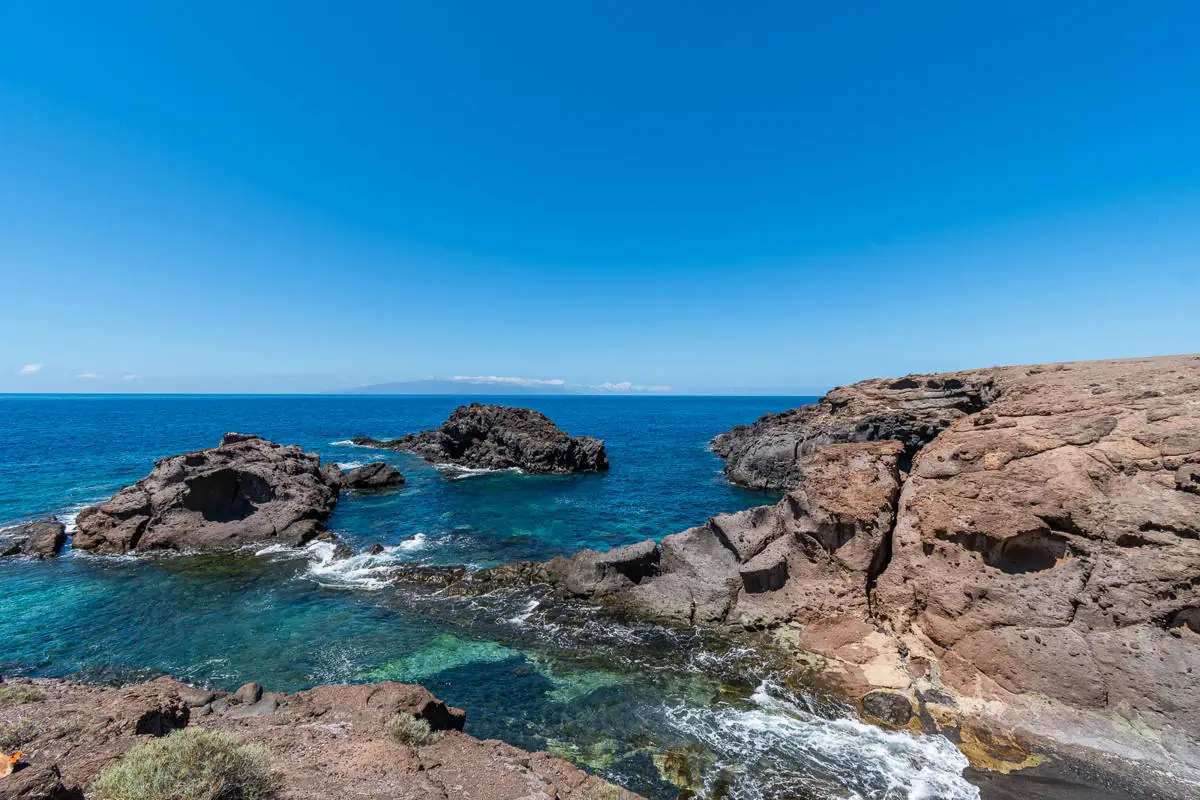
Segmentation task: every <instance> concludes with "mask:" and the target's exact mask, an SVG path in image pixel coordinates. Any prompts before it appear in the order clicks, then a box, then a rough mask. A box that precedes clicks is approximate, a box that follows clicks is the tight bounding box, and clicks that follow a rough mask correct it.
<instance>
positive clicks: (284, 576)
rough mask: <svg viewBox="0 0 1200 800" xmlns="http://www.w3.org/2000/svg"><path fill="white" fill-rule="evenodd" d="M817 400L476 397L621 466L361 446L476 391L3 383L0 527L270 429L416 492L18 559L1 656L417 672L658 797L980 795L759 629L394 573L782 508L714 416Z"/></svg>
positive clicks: (212, 676)
mask: <svg viewBox="0 0 1200 800" xmlns="http://www.w3.org/2000/svg"><path fill="white" fill-rule="evenodd" d="M814 400H815V398H800V397H791V398H784V397H752V398H688V397H572V396H562V397H559V396H554V397H549V396H547V397H520V398H512V397H508V398H490V399H489V398H476V397H472V398H470V401H481V402H489V401H491V402H502V403H507V404H513V405H525V406H530V407H533V408H536V409H538V410H540V411H542V412H544V413H546V414H547V415H548V416H550V417H551V418H552V419H553V420H554V421H555V422H557V423H558V425H559V426H560V427H561V428H563V429H564V430H565V431H567V432H568V433H571V434H574V435H592V436H597V437H600V438H603V439H605V441H606V444H607V450H608V454H609V459H610V462H611V465H612V467H611V470H610V471H609V472H608V473H607V474H600V475H580V476H570V477H545V476H529V475H520V474H514V473H509V472H497V473H479V472H456V471H450V470H446V469H442V468H439V467H438V466H437V465H431V464H427V463H425V462H423V461H422V460H421V459H420V458H418V457H415V456H412V455H410V454H405V453H394V452H389V451H378V450H370V449H365V448H359V447H355V446H353V445H351V444H349V439H350V438H351V437H354V436H358V435H367V436H374V437H377V438H388V437H393V436H399V435H402V434H404V433H407V432H410V431H416V430H421V429H425V428H430V427H435V426H437V425H438V424H440V423H441V421H442V420H444V419H445V418H446V417H447V416H448V415H449V413H450V411H452V410H453V409H454V407H455V406H457V405H458V404H460V403H461V402H467V400H466V399H465V398H454V397H431V396H422V397H415V396H414V397H381V396H356V397H342V396H312V397H277V396H270V397H265V396H264V397H236V396H93V397H85V396H23V395H9V396H0V527H4V526H8V525H12V524H15V523H17V522H21V521H25V520H29V519H35V518H39V517H44V516H48V515H54V516H57V517H59V518H60V519H62V520H64V521H65V522H67V523H68V526H70V523H71V521H72V520H73V519H74V515H75V514H76V513H78V511H79V509H81V508H83V507H85V506H86V505H88V504H90V503H94V502H96V501H99V500H102V499H105V498H107V497H109V496H111V495H112V494H113V492H115V491H116V490H117V489H119V488H120V487H122V486H124V485H127V484H129V483H132V482H134V481H136V480H137V479H139V478H141V477H142V476H144V475H145V474H146V473H147V472H149V470H150V469H151V467H152V466H153V464H154V461H155V460H156V459H158V458H162V457H165V456H169V455H173V454H176V453H180V452H184V451H188V450H194V449H199V448H204V447H212V446H215V445H216V444H217V442H218V441H219V440H220V438H221V436H222V434H224V433H226V432H228V431H239V432H243V433H257V434H260V435H262V436H264V437H266V438H269V439H272V440H274V441H277V442H280V443H286V444H298V445H300V446H302V447H303V448H304V449H306V450H310V451H315V452H317V453H319V454H320V456H321V458H322V460H323V461H332V462H335V463H338V464H340V465H341V466H343V467H350V466H354V465H357V464H362V463H367V462H369V461H373V460H385V461H388V462H389V463H391V464H393V465H394V466H396V467H397V468H399V469H400V471H401V472H403V473H404V474H405V476H406V477H407V479H408V482H407V484H406V486H405V487H404V488H403V489H402V490H401V491H398V492H394V493H390V494H383V495H373V496H372V495H353V494H349V495H346V494H344V495H343V497H342V499H341V501H340V502H339V504H338V506H337V509H336V511H335V512H334V514H333V516H332V517H331V519H330V520H329V527H330V528H331V529H332V530H334V531H335V532H337V533H338V534H339V535H340V536H341V537H342V538H344V539H345V540H346V541H347V542H349V543H350V544H351V545H352V546H354V547H355V548H358V549H362V548H365V547H367V546H369V545H372V544H375V543H379V544H381V545H383V546H384V550H383V552H382V553H380V554H378V555H374V556H367V555H360V556H357V557H355V558H352V559H349V560H343V561H335V560H333V559H332V548H331V547H330V546H328V545H325V544H314V545H311V546H309V547H306V548H300V549H290V548H285V547H266V548H263V549H261V550H258V551H254V550H248V551H243V552H238V553H235V554H229V555H219V556H212V555H208V556H202V555H173V556H155V557H150V558H146V559H136V558H132V557H100V556H93V555H88V554H84V553H77V552H73V551H67V552H66V553H65V554H64V555H63V556H61V557H60V558H58V559H57V560H48V561H44V562H38V561H35V560H32V559H8V560H5V561H3V562H0V674H5V675H32V676H49V677H66V676H73V677H76V678H78V679H81V680H87V681H96V682H111V683H122V682H129V681H135V680H142V679H146V678H150V677H153V676H156V675H160V674H170V675H173V676H175V677H177V678H179V679H181V680H185V681H189V682H192V683H196V684H201V685H206V686H210V687H214V688H225V689H233V688H236V687H237V686H239V685H240V684H242V683H244V682H246V681H250V680H254V681H258V682H259V683H261V684H263V685H264V686H265V687H266V688H267V689H268V690H273V691H295V690H298V689H301V688H305V687H308V686H311V685H313V684H317V683H330V682H363V681H377V680H397V681H407V682H416V683H421V684H423V685H425V686H427V687H428V688H429V689H431V690H432V691H433V692H434V693H435V694H436V695H438V696H439V697H440V698H442V699H443V700H445V701H446V702H448V703H450V704H452V705H457V706H459V707H462V708H464V709H465V710H466V711H467V727H466V730H467V732H468V733H471V734H473V735H475V736H478V737H481V738H498V739H502V740H504V741H507V742H510V743H511V744H514V745H516V746H518V747H522V748H526V749H529V750H547V751H549V752H550V753H552V754H554V755H558V756H561V757H563V758H567V759H569V760H571V761H574V762H575V763H577V764H579V765H580V766H583V767H584V768H586V769H590V770H593V771H595V772H598V773H599V774H602V775H604V776H605V777H607V778H609V779H611V780H613V781H615V782H617V783H620V784H621V785H624V786H626V787H628V788H630V789H632V790H634V791H637V792H640V793H642V794H644V795H646V796H648V797H650V798H654V799H655V800H658V799H659V798H661V800H668V799H669V798H675V797H676V796H677V795H678V793H679V792H680V790H681V788H687V789H690V790H693V791H696V792H697V793H698V794H699V795H700V796H708V797H728V798H735V799H736V800H759V799H760V798H761V799H762V800H767V798H785V797H786V798H822V799H824V798H884V799H886V800H917V798H940V799H942V800H958V799H959V798H977V797H979V790H978V789H977V788H976V787H975V786H973V785H971V784H970V783H969V782H968V781H967V780H966V779H965V778H964V777H963V771H964V768H966V766H967V762H966V759H965V758H964V757H963V756H962V755H961V754H960V753H959V752H958V751H957V749H956V748H955V747H954V746H953V745H952V744H951V743H950V742H949V741H947V740H946V739H944V738H942V737H939V736H912V735H910V734H908V733H889V732H884V731H882V730H880V729H878V728H875V727H872V726H868V725H863V724H862V723H859V722H858V721H857V720H855V719H854V718H853V717H852V715H851V714H850V713H849V710H848V709H847V708H845V707H844V706H842V705H840V704H839V703H837V702H836V701H832V700H829V699H826V698H823V697H821V696H820V695H819V693H817V692H812V691H808V690H806V689H803V688H800V687H797V686H796V685H795V684H794V683H788V682H787V681H784V680H782V679H781V677H780V675H779V674H778V673H777V672H776V671H775V670H773V668H772V667H771V665H770V661H769V659H764V658H763V657H762V656H761V653H759V652H758V651H757V650H755V649H754V648H753V647H748V646H746V645H745V643H744V642H742V643H738V644H735V643H731V642H728V641H724V640H721V639H719V638H718V637H715V636H711V635H710V634H708V633H706V632H704V631H699V630H679V629H670V628H664V627H660V626H655V625H650V624H646V623H641V622H638V621H635V620H623V619H613V618H611V617H609V616H607V615H604V614H603V613H601V611H600V609H598V608H594V607H588V606H583V605H580V606H570V607H563V606H560V605H557V604H553V603H548V602H546V601H545V600H543V599H540V598H538V597H536V596H533V595H530V594H521V593H519V592H515V591H514V592H508V593H501V594H498V595H495V596H485V597H480V598H451V597H443V596H440V595H438V593H437V592H435V591H434V590H432V589H428V588H421V587H411V586H404V585H398V584H395V583H394V582H393V581H392V579H391V573H392V571H393V570H394V569H395V567H396V566H397V565H400V564H411V563H421V564H436V565H451V564H465V565H468V566H469V567H471V568H479V567H484V566H490V565H495V564H499V563H503V562H507V561H513V560H520V559H538V560H542V559H548V558H552V557H554V556H556V555H563V554H570V553H572V552H575V551H577V550H580V549H582V548H587V547H593V548H601V549H605V548H609V547H614V546H620V545H624V544H630V543H633V542H636V541H640V540H643V539H646V538H661V537H662V536H664V535H667V534H670V533H674V532H677V531H681V530H683V529H685V528H688V527H691V526H693V525H697V524H700V523H702V522H703V521H704V520H705V519H706V518H707V517H708V516H710V515H713V514H716V513H720V512H725V511H735V510H739V509H743V508H748V507H751V506H754V505H760V504H763V503H769V502H774V501H775V500H776V499H778V498H777V496H775V495H772V494H769V493H763V492H754V491H748V490H744V489H740V488H738V487H735V486H732V485H730V484H729V483H728V482H727V481H726V480H725V479H724V477H723V475H722V473H721V462H720V459H718V458H717V457H716V456H715V455H714V454H713V453H712V452H711V451H710V450H709V448H708V442H709V440H710V439H711V438H712V437H713V436H714V435H715V434H717V433H720V432H722V431H724V430H727V429H728V428H730V427H731V426H733V425H735V424H740V423H749V422H752V421H753V420H754V419H756V418H757V417H758V416H760V415H762V414H764V413H768V412H772V411H781V410H784V409H787V408H792V407H795V406H796V405H799V404H802V403H806V402H813V401H814Z"/></svg>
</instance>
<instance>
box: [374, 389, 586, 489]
mask: <svg viewBox="0 0 1200 800" xmlns="http://www.w3.org/2000/svg"><path fill="white" fill-rule="evenodd" d="M353 442H354V443H355V444H358V445H363V446H366V447H382V448H386V449H389V450H406V451H409V452H413V453H417V454H419V455H421V456H423V457H424V458H426V459H428V460H429V461H432V462H434V463H437V464H453V465H456V466H460V467H466V468H468V469H514V468H515V469H519V470H521V471H522V472H527V473H530V474H536V475H565V474H569V473H574V472H599V471H602V470H606V469H608V456H607V455H606V454H605V452H604V442H603V441H602V440H600V439H595V438H593V437H591V436H568V435H567V434H565V433H563V432H562V431H561V430H559V428H558V426H557V425H555V424H554V422H553V421H551V420H550V418H549V417H547V416H546V415H545V414H542V413H541V412H539V411H534V410H533V409H529V408H512V407H509V406H493V405H482V404H480V403H471V404H470V405H465V406H459V407H458V408H456V409H454V411H453V412H452V413H451V414H450V418H449V419H447V420H446V421H445V422H444V423H442V427H440V428H435V429H433V430H429V431H422V432H420V433H410V434H408V435H407V436H403V437H401V438H399V439H391V440H387V441H380V440H379V439H371V438H369V437H359V438H356V439H354V440H353Z"/></svg>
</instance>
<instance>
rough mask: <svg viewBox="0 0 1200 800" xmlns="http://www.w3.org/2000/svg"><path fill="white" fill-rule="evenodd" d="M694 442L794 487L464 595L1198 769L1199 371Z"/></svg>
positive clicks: (764, 427) (897, 403)
mask: <svg viewBox="0 0 1200 800" xmlns="http://www.w3.org/2000/svg"><path fill="white" fill-rule="evenodd" d="M714 447H715V449H716V450H717V451H718V452H719V453H721V454H723V455H725V456H726V458H727V459H729V461H728V467H727V469H728V472H729V475H730V477H731V478H732V479H734V480H736V481H738V482H742V483H745V484H747V485H751V486H763V487H782V488H787V489H789V490H790V491H789V492H788V494H787V495H786V496H785V497H784V498H783V500H781V501H780V502H779V503H778V504H776V505H774V506H766V507H761V508H755V509H750V510H748V511H743V512H740V513H737V514H725V515H721V516H718V517H714V518H713V519H711V520H709V521H708V522H707V523H705V524H704V525H701V526H700V527H697V528H692V529H691V530H688V531H684V532H683V533H678V534H674V535H671V536H667V537H665V538H663V540H662V542H661V544H660V545H655V544H654V543H653V542H646V543H643V544H640V545H634V546H633V547H628V548H622V549H619V550H614V551H610V552H608V553H594V552H585V553H581V554H578V555H576V556H574V557H572V558H570V559H557V560H555V561H553V562H550V563H548V564H516V565H507V566H505V567H500V568H497V569H494V570H485V571H483V572H482V573H478V574H476V575H475V576H473V577H472V578H471V579H470V582H471V583H472V584H474V585H476V586H479V587H483V588H486V587H487V586H489V585H492V584H497V583H513V582H517V583H548V584H551V585H552V586H554V587H555V588H556V589H557V590H558V591H559V592H562V593H564V594H568V595H572V596H577V597H586V598H589V599H597V598H605V599H607V600H608V601H610V602H613V603H617V604H619V605H621V606H622V607H625V608H629V609H633V610H634V611H636V612H638V613H640V614H642V615H645V616H649V617H655V618H659V619H665V620H674V621H680V622H686V623H711V624H723V625H726V626H729V627H731V628H733V627H737V628H754V629H760V628H766V629H770V630H772V631H774V632H775V635H776V636H777V638H778V639H779V640H780V641H782V642H784V643H786V644H787V645H788V646H790V647H791V648H794V650H795V654H796V659H797V663H804V664H810V665H812V666H813V668H814V669H816V670H818V671H819V672H820V673H821V675H822V677H823V678H824V680H825V681H826V682H827V683H828V684H830V685H832V686H834V687H837V688H838V689H839V690H840V691H841V692H842V693H843V694H846V695H850V696H853V697H855V698H862V699H863V700H862V707H863V709H864V713H865V714H866V715H867V716H869V717H873V718H879V719H883V720H885V721H888V722H890V723H891V724H895V725H916V726H921V727H925V728H926V729H930V730H942V731H943V732H946V733H948V734H949V735H951V736H952V737H956V738H957V739H958V740H959V741H961V742H962V746H963V749H964V750H966V751H968V754H971V753H972V751H973V750H974V751H976V752H982V751H987V752H990V753H993V754H994V753H996V752H1001V751H1004V750H1005V748H1006V747H1008V746H1009V744H1011V743H1013V742H1016V741H1024V740H1028V739H1034V740H1037V739H1041V740H1050V741H1054V742H1057V743H1061V744H1065V745H1080V746H1086V747H1091V748H1097V749H1100V750H1104V751H1107V752H1109V753H1115V754H1118V755H1123V756H1131V757H1134V758H1139V759H1148V760H1151V761H1154V762H1155V763H1157V764H1159V765H1161V766H1165V767H1167V768H1170V769H1173V770H1175V771H1176V772H1182V773H1184V774H1186V775H1188V776H1190V777H1192V778H1200V692H1197V691H1195V681H1196V677H1197V676H1198V675H1200V356H1179V357H1166V358H1153V359H1131V360H1121V361H1098V362H1081V363H1069V364H1054V365H1045V366H1035V367H1005V368H995V369H983V370H974V371H969V372H958V373H950V374H939V375H913V376H909V377H905V378H900V379H892V380H870V381H864V382H863V383H859V384H855V385H853V386H849V387H842V388H839V389H835V390H834V391H832V392H830V393H829V394H828V395H827V396H826V397H825V398H822V400H821V402H820V403H818V404H816V405H814V406H808V407H804V408H800V409H796V410H794V411H790V412H785V413H784V414H777V415H772V416H770V417H764V418H763V419H761V420H759V421H758V422H757V423H755V424H754V425H753V426H749V427H741V428H736V429H734V430H733V431H730V432H729V433H727V434H723V435H722V436H720V437H718V439H717V440H716V442H715V443H714ZM1021 752H1022V751H1021V750H1020V749H1019V748H1012V749H1011V750H1009V753H1010V755H1011V754H1013V753H1021ZM1017 760H1019V758H1018V759H1017Z"/></svg>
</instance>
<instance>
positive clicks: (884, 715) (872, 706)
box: [862, 692, 913, 728]
mask: <svg viewBox="0 0 1200 800" xmlns="http://www.w3.org/2000/svg"><path fill="white" fill-rule="evenodd" d="M862 710H863V714H864V715H865V716H866V717H868V718H869V719H874V720H879V721H880V722H884V723H887V724H888V725H892V726H894V727H897V728H903V727H904V726H905V725H907V724H908V721H909V720H910V719H912V715H913V707H912V703H911V702H910V701H909V699H908V698H907V697H905V696H904V695H902V694H896V693H895V692H869V693H868V694H866V695H864V696H863V699H862Z"/></svg>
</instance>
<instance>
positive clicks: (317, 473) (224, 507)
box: [73, 433, 341, 553]
mask: <svg viewBox="0 0 1200 800" xmlns="http://www.w3.org/2000/svg"><path fill="white" fill-rule="evenodd" d="M340 485H341V473H340V471H339V470H338V469H337V468H336V467H333V466H332V465H329V466H325V467H322V466H321V459H320V457H319V456H317V455H316V454H314V453H306V452H304V451H303V450H301V449H300V448H299V447H295V446H289V447H284V446H282V445H278V444H275V443H274V442H269V441H267V440H265V439H262V438H260V437H258V436H253V435H248V434H241V433H228V434H226V435H225V436H224V438H222V439H221V444H220V445H219V446H217V447H215V448H210V449H208V450H197V451H195V452H192V453H184V454H183V455H178V456H172V457H171V458H165V459H163V460H161V461H159V462H157V463H156V464H155V466H154V469H153V470H152V471H151V472H150V474H149V475H147V476H146V477H145V478H142V479H141V480H140V481H138V482H137V483H136V484H134V485H133V486H128V487H126V488H124V489H122V490H121V491H119V492H117V494H116V495H115V496H114V497H113V498H112V499H111V500H108V501H106V502H104V503H101V504H99V505H95V506H91V507H90V508H86V509H84V510H83V511H81V512H80V513H79V516H78V517H77V518H76V522H75V524H76V527H77V530H76V532H75V536H74V540H73V546H74V547H75V548H76V549H80V550H94V551H97V552H101V553H125V552H129V551H131V550H143V551H145V550H180V551H181V550H196V551H214V550H230V549H235V548H238V547H241V546H243V545H246V544H250V543H261V542H279V543H282V544H287V545H292V546H297V545H302V544H305V543H307V542H309V541H311V540H313V539H316V538H331V535H330V534H329V533H328V532H327V531H326V530H325V526H324V522H325V520H326V519H327V518H328V517H329V514H330V512H331V511H332V510H333V507H334V504H335V503H337V497H338V489H339V487H340Z"/></svg>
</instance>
